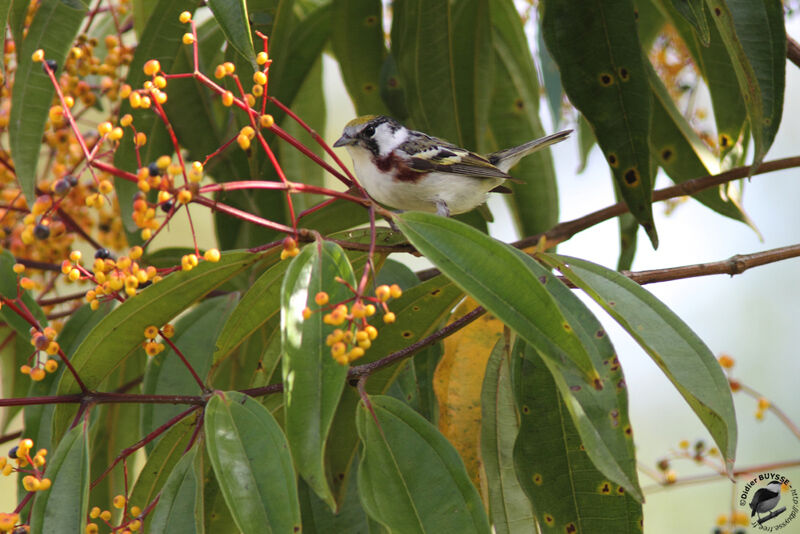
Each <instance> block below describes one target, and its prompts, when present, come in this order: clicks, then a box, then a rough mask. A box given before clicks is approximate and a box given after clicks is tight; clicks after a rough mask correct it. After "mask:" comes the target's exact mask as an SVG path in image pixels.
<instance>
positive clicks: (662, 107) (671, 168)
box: [648, 66, 754, 227]
mask: <svg viewBox="0 0 800 534" xmlns="http://www.w3.org/2000/svg"><path fill="white" fill-rule="evenodd" d="M648 71H649V78H650V87H651V88H652V91H653V95H654V99H653V100H654V105H653V129H652V130H651V132H650V146H651V149H652V151H653V154H655V155H656V159H657V161H658V164H659V165H661V167H662V168H663V169H664V171H665V172H666V173H667V175H669V177H670V178H671V179H672V181H673V182H675V183H676V184H680V183H683V182H685V181H687V180H691V179H693V178H701V177H703V176H708V175H710V174H716V173H718V172H719V171H720V169H719V164H718V163H717V161H716V158H715V157H714V155H713V154H712V153H711V151H710V150H709V149H708V147H707V146H706V144H705V143H704V142H703V140H702V139H700V136H699V135H698V134H697V133H696V132H695V131H694V130H693V129H692V127H691V126H690V125H689V123H688V122H687V121H686V119H685V118H684V117H683V116H682V115H681V113H680V112H679V111H678V109H677V108H676V107H675V104H674V102H673V101H672V98H671V97H670V95H669V93H668V92H667V88H666V87H664V84H663V83H662V82H661V80H660V79H659V78H658V75H657V74H656V73H655V71H654V70H653V69H652V67H650V66H648ZM692 196H693V198H695V199H697V200H698V201H699V202H702V203H703V204H704V205H705V206H708V207H709V208H711V209H712V210H714V211H716V212H717V213H719V214H721V215H724V216H726V217H730V218H731V219H734V220H737V221H740V222H744V223H745V224H748V225H749V226H751V227H754V226H753V224H752V222H750V219H749V218H748V217H747V215H746V214H745V213H744V212H743V211H742V209H741V207H740V206H738V205H737V204H736V202H735V201H734V199H732V198H729V197H728V198H725V199H723V198H722V197H721V195H720V190H719V189H718V188H717V189H707V190H705V191H700V192H699V193H696V194H694V195H692Z"/></svg>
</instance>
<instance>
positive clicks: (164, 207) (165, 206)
mask: <svg viewBox="0 0 800 534" xmlns="http://www.w3.org/2000/svg"><path fill="white" fill-rule="evenodd" d="M161 211H163V212H164V213H169V212H170V211H172V201H171V200H167V201H166V202H164V203H163V204H161Z"/></svg>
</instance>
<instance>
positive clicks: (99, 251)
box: [94, 248, 111, 260]
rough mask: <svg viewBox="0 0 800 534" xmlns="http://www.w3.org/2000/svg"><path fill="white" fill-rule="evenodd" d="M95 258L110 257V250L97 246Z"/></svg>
mask: <svg viewBox="0 0 800 534" xmlns="http://www.w3.org/2000/svg"><path fill="white" fill-rule="evenodd" d="M94 257H95V259H97V258H100V259H101V260H107V259H109V258H111V251H110V250H108V249H107V248H98V249H97V250H96V251H95V253H94Z"/></svg>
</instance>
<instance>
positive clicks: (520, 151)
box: [488, 130, 572, 172]
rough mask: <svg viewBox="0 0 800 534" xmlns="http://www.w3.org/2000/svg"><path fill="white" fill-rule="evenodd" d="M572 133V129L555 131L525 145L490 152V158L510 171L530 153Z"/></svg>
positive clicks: (502, 169) (561, 139)
mask: <svg viewBox="0 0 800 534" xmlns="http://www.w3.org/2000/svg"><path fill="white" fill-rule="evenodd" d="M571 133H572V130H564V131H563V132H558V133H554V134H553V135H548V136H547V137H540V138H539V139H534V140H533V141H528V142H527V143H525V144H524V145H519V146H515V147H512V148H507V149H505V150H500V151H498V152H493V153H491V154H489V156H488V159H489V162H490V163H491V164H492V165H494V166H495V167H497V168H498V169H500V170H501V171H503V172H508V170H509V169H510V168H511V167H513V166H514V165H516V164H517V162H518V161H519V160H521V159H522V158H524V157H525V156H527V155H528V154H532V153H534V152H536V151H537V150H539V149H542V148H544V147H546V146H550V145H552V144H555V143H558V142H560V141H563V140H564V139H566V138H567V137H569V134H571Z"/></svg>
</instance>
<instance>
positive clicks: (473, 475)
mask: <svg viewBox="0 0 800 534" xmlns="http://www.w3.org/2000/svg"><path fill="white" fill-rule="evenodd" d="M477 306H478V303H477V302H475V301H474V300H473V299H472V298H470V297H467V298H466V299H465V300H464V301H463V302H461V304H459V305H458V306H457V307H456V309H455V312H453V315H452V316H451V322H452V321H455V320H457V319H460V318H461V317H463V316H464V315H466V314H467V313H468V312H470V311H472V310H473V309H475V308H476V307H477ZM502 333H503V323H502V322H500V321H499V320H497V319H495V318H494V317H493V316H491V315H484V316H482V317H480V318H479V319H478V320H476V321H475V322H473V323H471V324H470V325H468V326H467V327H465V328H462V329H461V330H459V331H458V332H456V333H455V334H453V335H452V336H450V337H448V338H446V339H445V341H444V355H443V356H442V359H441V360H440V361H439V365H438V366H437V367H436V372H435V373H434V375H433V389H434V391H435V392H436V398H437V399H438V400H439V430H440V431H441V432H442V434H444V435H445V437H447V439H448V440H449V441H450V443H452V444H453V446H454V447H455V448H456V450H457V451H458V454H459V455H461V458H462V459H463V460H464V465H465V466H466V467H467V473H468V474H469V477H470V479H472V482H473V483H474V484H475V485H476V486H477V487H480V468H481V461H480V437H481V389H482V388H483V375H484V372H485V371H486V362H487V361H488V359H489V355H490V354H491V353H492V349H493V348H494V346H495V344H496V343H497V340H498V339H499V337H500V335H501V334H502Z"/></svg>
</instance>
